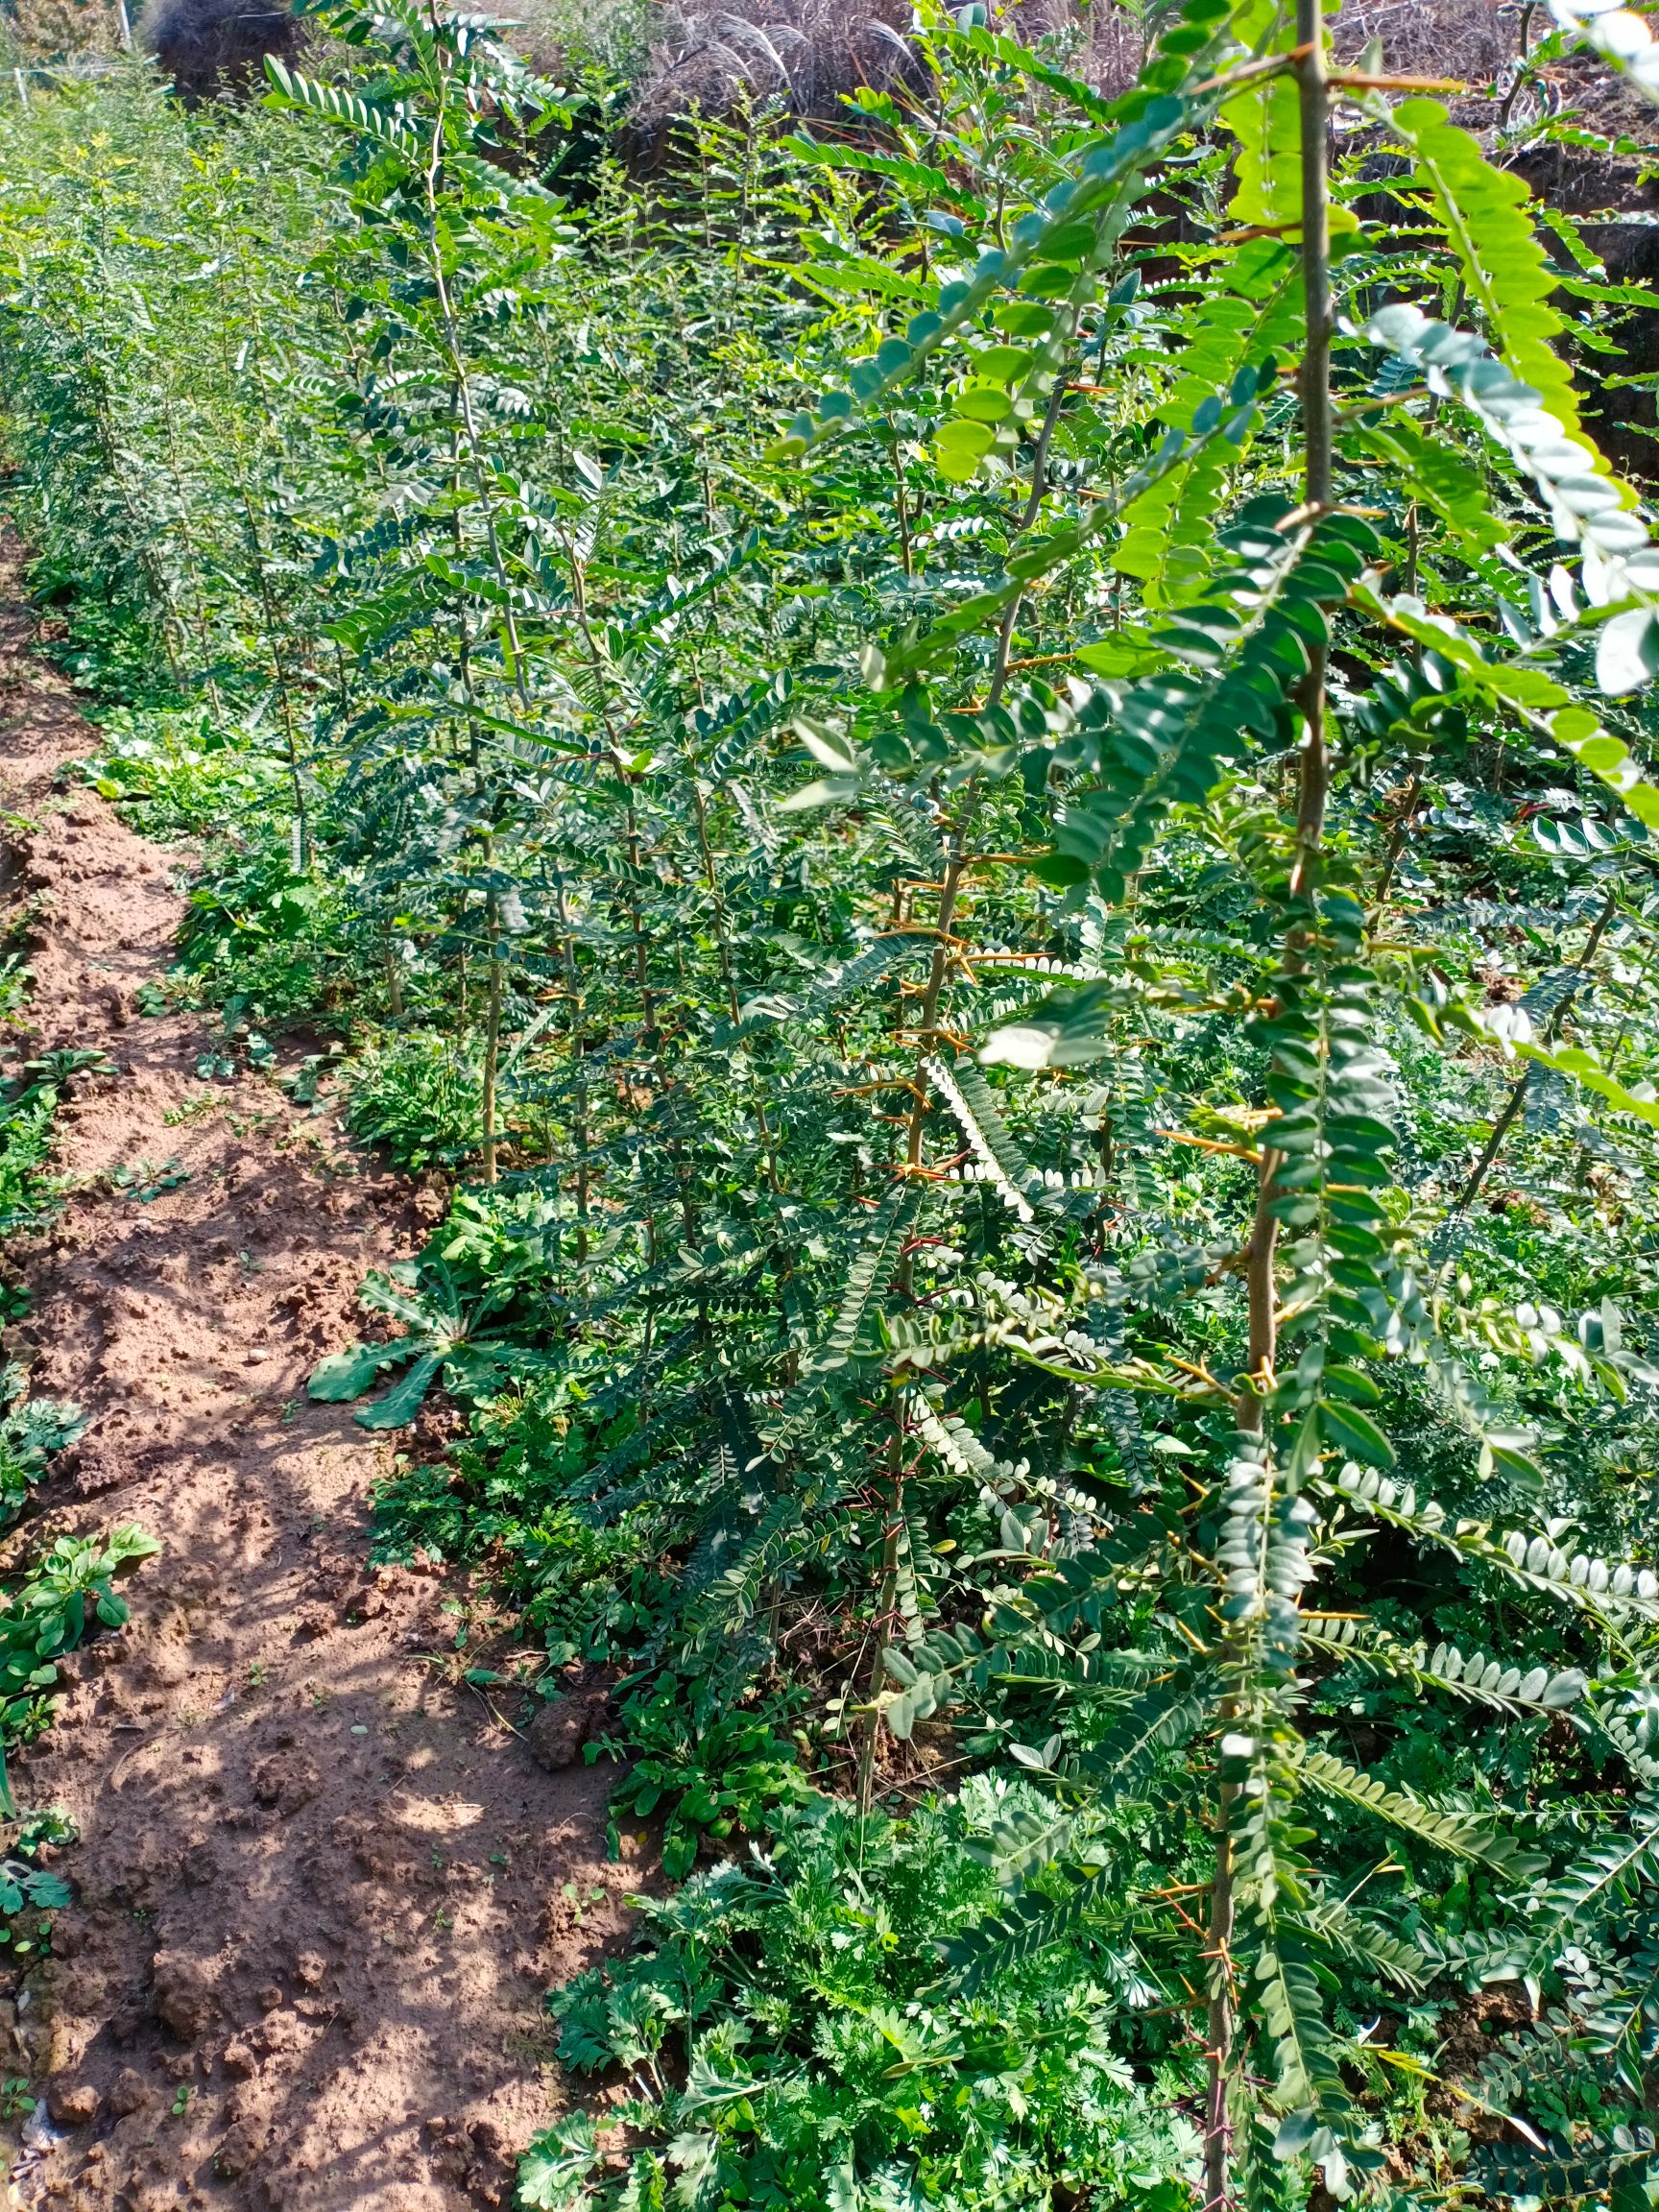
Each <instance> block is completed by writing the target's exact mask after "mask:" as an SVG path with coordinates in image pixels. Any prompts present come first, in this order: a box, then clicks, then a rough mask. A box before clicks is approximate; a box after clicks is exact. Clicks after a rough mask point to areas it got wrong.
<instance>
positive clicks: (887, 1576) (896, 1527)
mask: <svg viewBox="0 0 1659 2212" xmlns="http://www.w3.org/2000/svg"><path fill="white" fill-rule="evenodd" d="M903 1468H904V1427H903V1421H902V1417H901V1416H900V1415H899V1414H898V1413H897V1411H896V1412H895V1418H894V1423H893V1442H892V1445H891V1448H890V1450H889V1453H888V1457H887V1474H888V1479H889V1481H890V1482H891V1484H892V1491H891V1499H890V1504H889V1508H888V1514H887V1527H886V1532H885V1534H884V1536H883V1538H882V1543H881V1589H880V1594H879V1597H878V1600H877V1607H876V1649H875V1653H874V1655H873V1656H872V1658H871V1661H870V1679H869V1682H868V1684H867V1685H866V1691H865V1696H866V1701H867V1703H868V1704H869V1707H870V1710H869V1713H868V1714H867V1715H866V1716H865V1721H864V1741H863V1743H861V1744H860V1745H859V1747H858V1810H859V1812H860V1813H868V1812H869V1810H870V1805H871V1801H872V1799H873V1798H874V1796H875V1793H876V1744H877V1740H878V1736H879V1734H880V1730H881V1716H880V1714H879V1712H878V1709H877V1700H878V1698H879V1696H880V1695H881V1685H882V1683H883V1681H884V1680H885V1679H886V1675H887V1646H888V1644H889V1643H890V1642H891V1640H892V1636H891V1632H892V1625H893V1603H894V1599H896V1597H897V1596H898V1590H899V1538H900V1532H901V1530H902V1527H903V1525H904V1522H903V1516H904V1475H903Z"/></svg>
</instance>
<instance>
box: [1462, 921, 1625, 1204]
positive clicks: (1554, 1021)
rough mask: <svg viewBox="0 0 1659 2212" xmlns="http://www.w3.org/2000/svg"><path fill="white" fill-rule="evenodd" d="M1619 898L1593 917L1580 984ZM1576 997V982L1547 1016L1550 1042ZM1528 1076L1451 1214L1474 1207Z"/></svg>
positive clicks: (1526, 1074)
mask: <svg viewBox="0 0 1659 2212" xmlns="http://www.w3.org/2000/svg"><path fill="white" fill-rule="evenodd" d="M1618 905H1619V900H1618V895H1617V894H1616V893H1614V892H1611V891H1610V892H1609V893H1608V894H1607V899H1606V902H1605V904H1604V905H1603V906H1602V908H1601V911H1600V913H1599V915H1598V916H1597V917H1596V926H1595V928H1594V929H1592V930H1591V932H1590V934H1589V936H1588V937H1587V938H1586V939H1585V941H1584V950H1583V951H1582V952H1580V953H1579V955H1578V957H1577V959H1576V961H1575V963H1574V965H1575V967H1576V968H1577V970H1578V972H1579V977H1578V979H1579V981H1582V979H1583V976H1584V974H1585V973H1586V972H1587V971H1588V969H1589V966H1590V963H1591V961H1592V960H1594V959H1595V957H1596V954H1597V951H1598V950H1599V947H1600V943H1601V934H1602V931H1603V930H1604V929H1605V928H1606V926H1607V925H1608V923H1609V922H1611V921H1612V919H1613V916H1614V914H1615V913H1616V911H1617V910H1618ZM1577 996H1578V983H1577V982H1575V983H1574V984H1573V986H1572V988H1571V989H1570V990H1569V991H1568V992H1567V993H1566V995H1565V996H1564V997H1563V998H1562V1000H1561V1003H1560V1005H1559V1006H1557V1007H1556V1009H1555V1011H1554V1013H1553V1014H1552V1015H1551V1017H1550V1026H1549V1029H1548V1030H1547V1031H1546V1033H1545V1034H1546V1036H1547V1037H1548V1038H1550V1039H1553V1037H1554V1036H1555V1033H1556V1031H1557V1030H1558V1029H1559V1028H1560V1026H1561V1024H1562V1022H1564V1021H1565V1020H1566V1018H1567V1015H1568V1012H1569V1010H1570V1009H1571V1007H1572V1004H1573V1001H1574V999H1575V998H1576V997H1577ZM1531 1074H1532V1068H1531V1064H1530V1062H1528V1064H1527V1067H1525V1068H1524V1069H1523V1070H1522V1071H1521V1080H1520V1081H1519V1082H1518V1083H1517V1084H1516V1086H1515V1088H1514V1090H1513V1091H1511V1092H1510V1094H1509V1097H1508V1101H1507V1103H1506V1104H1505V1106H1504V1108H1503V1113H1502V1114H1500V1115H1499V1117H1498V1118H1497V1120H1496V1121H1495V1122H1494V1123H1493V1124H1492V1134H1491V1136H1490V1137H1488V1138H1487V1140H1486V1149H1485V1150H1484V1151H1483V1152H1482V1153H1481V1155H1480V1157H1479V1160H1477V1161H1476V1163H1475V1167H1474V1171H1473V1173H1472V1174H1471V1175H1470V1177H1469V1180H1468V1182H1467V1183H1465V1184H1464V1186H1463V1188H1462V1190H1460V1191H1459V1193H1458V1196H1457V1203H1456V1205H1455V1207H1454V1209H1453V1211H1454V1213H1456V1214H1466V1213H1467V1212H1468V1211H1469V1208H1470V1207H1471V1206H1473V1205H1474V1203H1475V1201H1476V1199H1477V1198H1478V1197H1479V1195H1480V1186H1481V1184H1482V1183H1484V1182H1485V1180H1486V1175H1487V1171H1488V1169H1489V1168H1490V1167H1491V1166H1492V1163H1493V1161H1494V1160H1496V1159H1497V1157H1498V1152H1499V1148H1500V1146H1501V1145H1502V1144H1503V1140H1504V1138H1505V1137H1507V1136H1508V1134H1509V1131H1510V1129H1511V1128H1512V1127H1513V1125H1514V1121H1515V1117H1516V1115H1517V1114H1519V1113H1520V1111H1521V1109H1522V1107H1523V1106H1524V1105H1525V1104H1526V1101H1527V1083H1528V1081H1529V1080H1530V1078H1531Z"/></svg>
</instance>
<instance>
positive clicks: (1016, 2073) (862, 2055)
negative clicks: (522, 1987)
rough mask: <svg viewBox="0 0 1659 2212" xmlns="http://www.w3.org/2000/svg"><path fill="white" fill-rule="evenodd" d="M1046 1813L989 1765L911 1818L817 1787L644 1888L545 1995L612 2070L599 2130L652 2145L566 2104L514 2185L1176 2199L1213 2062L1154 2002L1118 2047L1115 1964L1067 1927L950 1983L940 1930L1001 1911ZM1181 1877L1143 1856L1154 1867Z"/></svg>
mask: <svg viewBox="0 0 1659 2212" xmlns="http://www.w3.org/2000/svg"><path fill="white" fill-rule="evenodd" d="M1043 1811H1044V1807H1043V1802H1042V1799H1041V1798H1040V1796H1039V1795H1038V1793H1037V1792H1036V1791H1033V1790H1031V1789H1029V1788H1028V1787H1026V1786H1024V1785H1022V1784H1020V1783H1017V1782H1016V1783H1012V1784H1010V1783H998V1782H993V1781H991V1780H989V1779H988V1778H986V1777H979V1778H977V1779H975V1780H974V1781H973V1782H971V1783H969V1784H968V1786H967V1787H966V1788H965V1789H964V1790H963V1791H961V1793H960V1794H959V1795H958V1796H957V1797H955V1798H954V1799H953V1800H951V1801H950V1802H936V1803H932V1804H928V1805H925V1806H922V1807H920V1808H919V1809H917V1810H916V1811H914V1812H912V1813H911V1814H910V1815H908V1816H907V1817H903V1818H899V1819H891V1818H886V1817H881V1818H872V1819H860V1818H859V1817H858V1816H857V1815H854V1814H853V1813H850V1812H849V1811H847V1810H846V1809H845V1808H843V1807H837V1806H835V1805H832V1804H830V1803H828V1802H826V1801H822V1800H821V1801H819V1802H817V1803H815V1804H813V1805H811V1806H808V1807H805V1808H803V1809H801V1810H799V1811H795V1812H788V1813H781V1814H779V1815H775V1816H774V1820H773V1822H772V1828H773V1833H772V1836H771V1839H770V1840H769V1841H768V1843H767V1844H766V1846H765V1847H764V1848H763V1849H761V1848H758V1847H757V1849H756V1850H755V1851H754V1852H753V1853H751V1854H750V1855H748V1856H747V1857H746V1858H744V1859H742V1860H740V1861H734V1862H729V1863H725V1864H722V1865H718V1866H713V1867H710V1868H709V1869H708V1870H706V1871H704V1872H701V1873H698V1874H696V1875H694V1876H693V1877H692V1878H691V1879H690V1880H689V1881H688V1882H686V1883H685V1886H684V1887H682V1888H680V1889H679V1890H678V1891H677V1892H676V1893H675V1894H674V1895H673V1896H672V1897H669V1898H667V1899H642V1900H640V1925H639V1933H638V1936H637V1942H636V1945H635V1948H634V1949H633V1950H632V1951H631V1952H630V1953H629V1954H628V1955H627V1956H626V1957H625V1958H623V1959H621V1960H608V1961H606V1962H605V1963H604V1964H602V1965H598V1966H594V1967H591V1968H589V1971H588V1972H586V1973H585V1974H582V1975H580V1976H579V1977H578V1978H577V1979H576V1980H575V1981H574V1982H573V1983H571V1984H568V1985H567V1986H566V1987H565V1989H564V1990H563V1991H562V1992H561V1993H560V1995H559V1997H558V1998H557V2000H556V2001H555V2004H554V2008H553V2009H554V2013H555V2016H556V2017H557V2018H558V2020H559V2022H560V2045H559V2049H560V2057H561V2059H562V2061H563V2062H564V2064H565V2065H566V2066H567V2067H569V2068H570V2069H571V2070H572V2071H573V2072H574V2073H576V2074H577V2075H579V2076H587V2077H589V2078H591V2077H594V2076H600V2075H604V2074H608V2073H611V2072H613V2071H614V2072H616V2073H619V2074H620V2076H621V2078H622V2080H624V2081H625V2082H626V2083H627V2085H628V2094H627V2098H626V2101H625V2102H624V2103H623V2104H621V2105H620V2106H619V2107H613V2109H612V2110H611V2111H610V2112H608V2113H607V2115H606V2120H607V2124H608V2125H612V2126H613V2125H614V2124H615V2123H616V2122H618V2121H620V2122H621V2123H623V2124H624V2125H625V2126H626V2127H628V2128H630V2130H631V2131H634V2132H635V2133H636V2135H637V2138H642V2139H643V2142H644V2145H645V2146H647V2147H642V2148H640V2149H638V2150H637V2151H635V2152H633V2153H632V2154H631V2155H628V2154H624V2155H622V2156H617V2155H615V2154H614V2153H613V2154H612V2155H611V2156H610V2157H606V2156H605V2155H604V2153H603V2152H602V2150H601V2147H600V2144H599V2141H598V2124H597V2123H596V2122H595V2120H594V2119H593V2118H591V2117H589V2116H588V2115H586V2114H582V2115H578V2116H577V2117H574V2118H572V2119H569V2120H565V2121H563V2122H560V2123H558V2124H557V2125H556V2126H555V2127H554V2128H552V2129H551V2130H550V2131H549V2133H548V2134H546V2135H544V2136H542V2137H541V2139H540V2141H539V2143H538V2145H537V2148H536V2149H535V2151H534V2152H532V2154H531V2156H530V2158H529V2159H528V2160H527V2161H526V2164H525V2168H524V2171H523V2176H522V2180H521V2186H522V2190H523V2197H524V2201H525V2202H526V2203H527V2204H529V2205H534V2206H548V2207H563V2206H565V2205H567V2204H570V2203H572V2202H574V2201H579V2200H581V2193H582V2189H583V2185H584V2184H585V2183H588V2182H589V2180H590V2178H599V2177H602V2178H603V2188H602V2200H603V2201H605V2202H607V2203H611V2202H614V2203H619V2204H628V2205H636V2204H652V2203H671V2202H676V2201H687V2202H688V2201H696V2200H707V2201H710V2202H726V2203H731V2204H734V2205H738V2204H766V2203H776V2204H802V2205H805V2204H808V2203H821V2204H829V2205H834V2204H837V2203H840V2202H843V2201H844V2200H846V2198H847V2196H848V2195H849V2193H850V2191H851V2189H852V2188H853V2187H854V2180H853V2176H854V2175H862V2176H873V2177H874V2191H875V2193H876V2194H877V2196H878V2201H879V2200H880V2192H881V2191H882V2190H883V2189H884V2188H888V2189H891V2190H892V2191H893V2192H894V2193H895V2200H896V2201H905V2200H910V2199H908V2198H907V2197H906V2196H905V2194H904V2192H905V2191H906V2190H907V2189H908V2190H914V2191H915V2197H914V2201H915V2202H917V2203H919V2204H929V2203H940V2204H959V2203H994V2202H1008V2203H1022V2202H1032V2203H1035V2202H1041V2201H1045V2200H1049V2199H1050V2198H1051V2195H1052V2193H1054V2192H1057V2191H1064V2192H1065V2193H1066V2196H1067V2200H1071V2199H1072V2198H1073V2196H1075V2197H1087V2199H1088V2200H1090V2201H1092V2202H1094V2203H1096V2204H1098V2205H1100V2206H1102V2207H1107V2206H1112V2205H1117V2204H1135V2205H1138V2206H1143V2207H1149V2208H1151V2212H1179V2208H1180V2207H1181V2206H1182V2205H1183V2204H1184V2202H1185V2194H1184V2192H1183V2191H1182V2190H1181V2189H1180V2188H1179V2186H1174V2187H1172V2186H1171V2185H1170V2183H1169V2180H1168V2176H1171V2175H1172V2174H1174V2175H1178V2174H1181V2173H1183V2172H1184V2171H1185V2170H1186V2169H1187V2168H1188V2167H1189V2165H1190V2162H1191V2160H1192V2157H1193V2155H1194V2152H1195V2151H1196V2148H1197V2137H1196V2132H1195V2129H1194V2128H1193V2125H1192V2122H1191V2120H1190V2118H1188V2117H1187V2116H1186V2113H1185V2111H1184V2109H1183V2107H1184V2106H1185V2105H1187V2104H1189V2103H1190V2100H1191V2099H1192V2098H1193V2097H1194V2096H1195V2094H1196V2092H1197V2091H1198V2089H1199V2087H1200V2084H1201V2068H1200V2066H1199V2063H1198V2055H1197V2054H1196V2053H1195V2052H1194V2051H1193V2050H1192V2049H1191V2047H1190V2045H1186V2044H1184V2042H1183V2038H1182V2035H1181V2032H1180V2030H1179V2028H1178V2027H1177V2026H1175V2025H1174V2024H1173V2023H1172V2022H1171V2021H1170V2020H1169V2019H1168V2018H1167V2016H1166V2015H1165V2016H1159V2015H1158V2014H1157V2013H1156V2011H1153V2012H1152V2013H1151V2016H1149V2017H1147V2018H1146V2019H1145V2021H1144V2024H1143V2026H1142V2028H1141V2029H1140V2030H1139V2032H1137V2033H1135V2034H1134V2035H1133V2037H1132V2038H1131V2040H1130V2041H1129V2043H1128V2044H1127V2046H1125V2043H1124V2041H1123V2039H1122V2038H1121V2036H1120V2035H1118V2034H1115V2033H1114V2032H1113V2028H1112V2025H1111V2023H1112V2019H1113V2015H1114V2013H1115V2011H1116V2005H1115V2002H1114V1999H1115V1996H1116V1994H1117V1992H1115V1991H1113V1990H1112V1989H1111V1988H1110V1984H1111V1983H1112V1982H1113V1980H1114V1979H1115V1978H1116V1977H1117V1976H1118V1975H1120V1974H1121V1973H1122V1972H1123V1970H1124V1969H1123V1966H1122V1965H1121V1964H1120V1963H1118V1962H1114V1961H1109V1960H1102V1959H1101V1958H1099V1957H1098V1956H1097V1955H1096V1954H1095V1953H1094V1948H1093V1946H1091V1945H1090V1944H1089V1943H1088V1942H1087V1941H1086V1940H1085V1941H1083V1942H1081V1943H1077V1942H1064V1941H1063V1942H1061V1943H1058V1944H1055V1945H1053V1946H1051V1947H1050V1948H1049V1949H1048V1950H1046V1952H1045V1953H1044V1954H1043V1955H1042V1956H1041V1957H1039V1958H1033V1959H1031V1960H1026V1961H1024V1962H1022V1964H1020V1965H1018V1966H1011V1967H1009V1968H1008V1969H1007V1970H1006V1971H1004V1972H1002V1973H1000V1974H998V1976H996V1977H995V1978H994V1979H988V1980H987V1981H986V1982H984V1983H983V1984H980V1985H977V1986H973V1987H970V1988H966V1989H963V1988H952V1987H950V1984H949V1983H948V1982H946V1981H945V1980H944V1978H943V1976H942V1965H943V1962H944V1961H943V1958H942V1953H941V1944H942V1943H944V1944H947V1945H948V1944H949V1942H950V1937H951V1936H952V1933H953V1931H955V1930H957V1929H961V1928H967V1927H972V1926H973V1925H974V1923H975V1922H976V1921H977V1920H979V1919H981V1918H982V1917H983V1916H984V1915H985V1913H986V1912H988V1911H995V1910H996V1909H997V1907H998V1902H999V1898H1000V1891H999V1888H998V1879H997V1872H996V1862H997V1856H998V1831H999V1830H1000V1829H1002V1828H1004V1827H1005V1826H1006V1824H1007V1823H1008V1821H1009V1819H1010V1817H1011V1816H1018V1815H1026V1816H1033V1815H1042V1813H1043ZM1115 1840H1116V1841H1118V1842H1122V1841H1126V1840H1129V1839H1115ZM1150 1841H1151V1839H1150V1838H1149V1837H1147V1838H1142V1839H1134V1841H1133V1842H1132V1843H1131V1849H1132V1850H1134V1849H1135V1847H1136V1845H1137V1844H1138V1845H1139V1846H1140V1848H1141V1849H1142V1850H1144V1849H1145V1847H1146V1845H1147V1844H1148V1843H1149V1842H1150ZM1180 1871H1182V1869H1181V1868H1180V1867H1179V1866H1178V1865H1171V1864H1168V1863H1159V1864H1157V1865H1154V1864H1152V1863H1146V1862H1144V1861H1143V1862H1142V1869H1141V1878H1142V1880H1145V1881H1148V1882H1150V1881H1155V1880H1167V1879H1170V1878H1172V1877H1174V1876H1176V1875H1177V1874H1178V1873H1179V1872H1180ZM1131 1971H1132V1969H1131ZM865 2185H866V2186H870V2182H869V2181H868V2180H867V2181H866V2184H865Z"/></svg>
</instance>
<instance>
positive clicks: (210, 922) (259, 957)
mask: <svg viewBox="0 0 1659 2212" xmlns="http://www.w3.org/2000/svg"><path fill="white" fill-rule="evenodd" d="M344 915H345V906H344V902H343V893H342V890H341V887H340V885H339V884H338V882H334V883H329V882H325V880H324V878H322V877H321V876H318V875H315V874H312V873H310V872H301V871H297V870H296V869H295V868H294V866H293V864H292V862H291V859H290V857H289V854H288V850H287V847H286V846H285V845H280V846H278V845H271V844H262V845H259V846H255V847H253V848H252V850H238V851H235V852H231V853H227V854H224V855H223V856H222V857H221V858H220V859H219V860H218V861H217V862H216V865H215V867H214V869H213V870H212V872H211V874H210V875H209V876H206V877H204V878H203V880H202V881H200V882H199V883H197V884H196V886H195V887H194V889H193V890H192V891H191V893H190V902H189V911H188V913H187V914H186V916H185V918H184V926H183V927H182V928H181V929H180V933H179V969H178V972H179V974H180V975H181V976H182V977H184V978H187V979H188V980H189V981H190V982H191V983H193V984H194V986H195V988H196V990H197V991H198V993H199V994H200V995H201V997H202V998H204V1000H205V1001H206V1002H208V1003H210V1004H213V1005H221V1006H223V1005H226V1004H227V1003H228V1001H229V1000H231V999H234V1000H236V1001H237V1006H236V1010H235V1014H234V1016H233V1017H231V1020H232V1021H233V1022H237V1023H239V1024H241V1023H245V1022H247V1021H252V1022H267V1023H272V1022H275V1023H279V1022H294V1021H298V1020H300V1019H301V1018H302V1017H304V1016H306V1015H315V1014H319V1013H325V1012H327V1011H329V1010H330V1009H331V1008H332V1007H334V1006H336V1005H338V1004H339V1003H340V1001H341V999H342V998H343V997H344V996H345V995H346V993H347V992H348V990H349V986H350V983H351V980H352V978H353V975H354V974H355V962H354V960H353V958H352V951H351V942H350V939H349V935H348V933H347V932H346V931H345V929H344V928H343V926H342V924H343V920H344ZM228 1025H229V1024H228Z"/></svg>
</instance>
